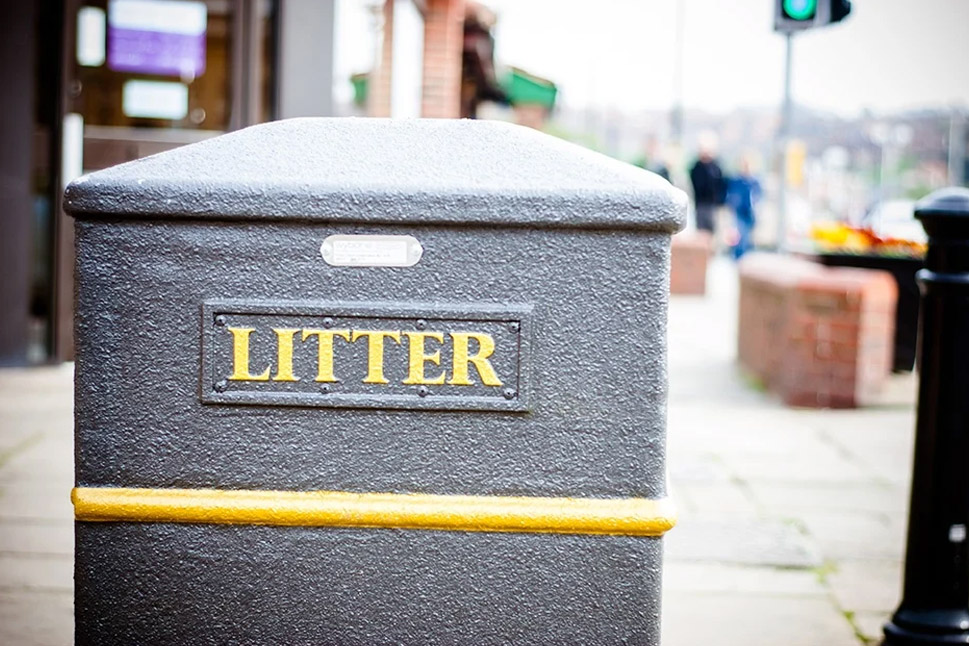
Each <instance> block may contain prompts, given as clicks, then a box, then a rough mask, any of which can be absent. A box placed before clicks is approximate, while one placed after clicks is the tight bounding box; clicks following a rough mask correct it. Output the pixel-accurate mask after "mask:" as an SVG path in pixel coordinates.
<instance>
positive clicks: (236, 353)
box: [227, 327, 269, 381]
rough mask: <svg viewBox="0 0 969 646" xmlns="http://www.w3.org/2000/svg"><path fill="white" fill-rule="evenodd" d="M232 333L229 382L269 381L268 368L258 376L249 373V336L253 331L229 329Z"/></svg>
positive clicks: (253, 329)
mask: <svg viewBox="0 0 969 646" xmlns="http://www.w3.org/2000/svg"><path fill="white" fill-rule="evenodd" d="M227 329H228V330H229V332H232V375H231V376H230V377H229V379H230V380H231V381H269V367H268V366H267V367H266V369H265V370H263V371H262V372H261V373H260V374H258V375H253V374H251V373H250V372H249V335H250V334H252V333H253V332H254V331H255V328H251V327H230V328H227Z"/></svg>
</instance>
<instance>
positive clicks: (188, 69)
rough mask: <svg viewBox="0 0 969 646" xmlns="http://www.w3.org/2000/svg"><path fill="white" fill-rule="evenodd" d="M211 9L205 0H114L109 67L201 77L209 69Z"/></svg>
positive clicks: (110, 6)
mask: <svg viewBox="0 0 969 646" xmlns="http://www.w3.org/2000/svg"><path fill="white" fill-rule="evenodd" d="M206 18H207V9H206V7H205V5H204V4H203V3H201V2H176V1H174V0H112V2H111V3H110V4H109V5H108V67H109V68H110V69H112V70H114V71H116V72H135V73H139V74H158V75H162V76H178V77H181V78H183V79H184V78H195V77H198V76H200V75H201V74H202V73H203V72H205V27H206Z"/></svg>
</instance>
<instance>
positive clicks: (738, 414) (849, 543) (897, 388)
mask: <svg viewBox="0 0 969 646" xmlns="http://www.w3.org/2000/svg"><path fill="white" fill-rule="evenodd" d="M710 279H711V285H710V293H709V294H708V296H707V297H705V298H698V297H674V298H673V299H672V303H671V306H670V405H669V470H670V478H671V481H672V485H673V495H674V497H675V498H676V500H677V502H678V503H679V507H680V523H679V525H678V526H677V527H676V528H675V529H674V530H673V531H672V532H670V533H669V534H668V536H667V542H666V553H667V554H666V563H665V573H664V589H665V592H664V594H665V596H664V610H663V611H664V623H663V625H664V641H663V644H664V645H665V646H687V645H690V646H692V645H695V644H701V643H718V644H725V645H738V646H740V645H743V646H760V645H765V646H766V645H768V644H769V645H771V646H774V645H776V644H782V643H783V644H787V645H789V646H791V645H799V644H804V645H824V646H841V645H845V646H847V645H858V644H864V643H866V641H867V640H874V639H876V638H878V637H879V636H880V631H881V624H882V623H883V622H884V620H885V619H886V618H887V616H888V614H889V613H890V612H891V611H892V610H893V609H894V607H895V606H896V604H897V601H898V598H897V596H898V591H899V590H900V585H901V574H900V569H901V558H902V554H903V551H904V532H905V514H906V507H907V501H908V481H909V476H910V471H911V462H910V461H911V445H912V436H913V429H914V408H913V403H914V398H915V394H914V393H915V386H916V383H915V381H914V379H913V378H911V377H907V376H903V377H895V378H893V380H892V383H891V384H890V387H889V389H888V391H887V392H886V394H885V397H884V401H883V402H882V403H880V404H879V405H877V406H875V407H872V408H868V409H864V410H858V411H826V410H817V411H816V410H790V409H785V408H784V407H782V406H781V405H780V404H779V403H778V402H777V401H776V400H774V399H772V398H771V397H770V396H769V395H766V394H764V393H761V392H759V391H757V390H756V389H754V388H753V387H751V386H750V385H749V384H747V383H746V382H745V380H744V379H743V378H742V376H741V375H739V373H738V371H737V368H736V365H735V363H734V354H735V352H734V344H735V338H736V337H735V334H736V327H735V326H736V315H735V310H736V273H735V271H734V268H733V266H732V265H731V264H730V263H728V262H727V261H721V260H718V261H717V262H716V263H714V266H713V267H712V268H711V272H710ZM71 389H72V370H71V367H70V366H62V367H54V368H35V369H23V370H0V644H11V645H19V644H29V645H33V644H36V645H54V644H69V643H70V642H71V635H72V631H73V620H72V597H71V595H72V564H71V563H72V551H73V531H72V521H71V518H72V510H71V506H70V502H69V500H68V495H69V492H70V488H71V486H72V481H73V465H72V462H73V449H72V446H73V445H72V418H71V397H72V392H71Z"/></svg>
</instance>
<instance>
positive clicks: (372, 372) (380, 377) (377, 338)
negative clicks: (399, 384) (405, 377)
mask: <svg viewBox="0 0 969 646" xmlns="http://www.w3.org/2000/svg"><path fill="white" fill-rule="evenodd" d="M362 337H366V338H367V376H366V377H364V379H363V383H365V384H386V383H390V382H388V381H387V380H386V379H384V339H385V338H387V339H393V340H394V341H396V342H397V344H398V345H400V332H388V331H385V330H354V331H353V333H352V334H351V336H350V341H351V342H353V341H356V340H357V339H359V338H362Z"/></svg>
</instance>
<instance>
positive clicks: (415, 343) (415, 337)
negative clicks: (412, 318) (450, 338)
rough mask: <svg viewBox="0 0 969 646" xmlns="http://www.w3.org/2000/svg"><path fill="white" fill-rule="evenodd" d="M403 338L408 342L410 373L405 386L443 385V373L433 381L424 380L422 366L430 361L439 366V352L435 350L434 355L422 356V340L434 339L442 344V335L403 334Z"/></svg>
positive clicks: (423, 333)
mask: <svg viewBox="0 0 969 646" xmlns="http://www.w3.org/2000/svg"><path fill="white" fill-rule="evenodd" d="M404 336H406V337H407V338H408V340H409V341H410V346H409V349H410V353H409V355H408V356H409V365H410V372H409V374H408V375H407V379H405V380H404V383H405V384H408V385H412V384H443V383H444V377H445V374H444V372H441V374H440V375H439V376H437V377H434V378H433V379H425V378H424V364H425V363H427V362H428V361H430V362H431V363H433V364H434V365H436V366H439V365H441V351H440V350H437V351H436V352H434V354H424V340H425V339H434V340H435V341H437V342H438V343H444V335H443V334H441V333H440V332H404Z"/></svg>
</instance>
